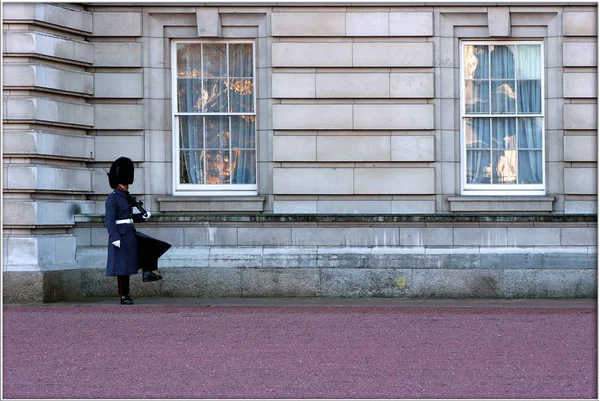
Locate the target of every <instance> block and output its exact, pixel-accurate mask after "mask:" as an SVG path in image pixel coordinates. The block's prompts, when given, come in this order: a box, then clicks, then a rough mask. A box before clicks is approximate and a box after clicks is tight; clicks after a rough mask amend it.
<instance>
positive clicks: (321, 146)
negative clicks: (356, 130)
mask: <svg viewBox="0 0 600 401" xmlns="http://www.w3.org/2000/svg"><path fill="white" fill-rule="evenodd" d="M316 138H317V161H320V162H325V161H357V162H358V161H389V160H390V137H389V136H335V135H334V136H318V137H316Z"/></svg>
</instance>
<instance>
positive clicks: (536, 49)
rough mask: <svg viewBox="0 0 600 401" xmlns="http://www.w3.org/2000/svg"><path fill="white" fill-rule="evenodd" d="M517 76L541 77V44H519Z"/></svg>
mask: <svg viewBox="0 0 600 401" xmlns="http://www.w3.org/2000/svg"><path fill="white" fill-rule="evenodd" d="M517 52H518V55H519V56H518V58H517V78H519V79H541V78H542V55H541V47H540V46H539V45H517Z"/></svg>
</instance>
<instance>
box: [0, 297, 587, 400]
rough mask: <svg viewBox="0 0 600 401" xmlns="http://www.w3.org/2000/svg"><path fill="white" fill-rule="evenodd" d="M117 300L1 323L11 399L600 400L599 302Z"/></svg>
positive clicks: (18, 309) (57, 307) (10, 309)
mask: <svg viewBox="0 0 600 401" xmlns="http://www.w3.org/2000/svg"><path fill="white" fill-rule="evenodd" d="M115 303H116V302H115V299H113V298H110V299H88V300H85V301H83V302H77V303H59V304H47V305H38V306H25V305H5V306H4V310H3V315H4V316H3V323H4V324H3V346H4V348H3V362H4V365H3V369H4V370H3V374H4V377H3V396H4V398H42V399H47V398H57V399H65V398H81V399H86V398H87V399H90V398H91V399H106V398H121V399H128V398H134V399H148V398H152V399H157V398H160V399H214V398H218V399H228V398H229V399H231V398H236V399H239V398H243V399H248V398H263V399H264V398H279V399H285V398H329V399H340V398H352V399H357V398H367V399H372V398H394V399H402V398H409V399H456V398H468V399H489V398H500V399H507V398H519V399H521V398H529V399H530V398H535V399H540V398H552V399H563V398H596V397H597V379H596V375H597V370H596V361H597V356H596V355H597V345H596V340H597V333H596V327H597V326H596V305H597V302H596V300H587V299H571V300H556V299H549V300H541V299H536V300H474V299H473V300H415V299H411V300H408V299H404V300H395V299H298V298H288V299H216V300H208V299H155V298H145V299H144V298H140V299H136V304H135V305H133V306H121V305H116V304H115Z"/></svg>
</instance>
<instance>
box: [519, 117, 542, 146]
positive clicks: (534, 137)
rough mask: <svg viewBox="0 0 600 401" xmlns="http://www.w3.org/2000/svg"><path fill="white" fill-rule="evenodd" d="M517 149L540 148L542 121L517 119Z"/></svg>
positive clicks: (538, 119)
mask: <svg viewBox="0 0 600 401" xmlns="http://www.w3.org/2000/svg"><path fill="white" fill-rule="evenodd" d="M518 136H519V148H520V149H541V148H542V119H541V118H539V117H538V118H519V135H518Z"/></svg>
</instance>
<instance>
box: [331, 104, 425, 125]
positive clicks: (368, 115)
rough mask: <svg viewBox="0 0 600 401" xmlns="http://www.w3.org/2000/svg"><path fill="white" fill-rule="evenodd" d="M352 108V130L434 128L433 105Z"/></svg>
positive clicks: (361, 106)
mask: <svg viewBox="0 0 600 401" xmlns="http://www.w3.org/2000/svg"><path fill="white" fill-rule="evenodd" d="M338 107H339V106H338ZM353 107H354V115H353V116H352V121H353V127H354V129H365V130H376V129H381V130H415V129H420V130H431V129H433V128H434V124H433V111H434V110H433V104H355V105H354V106H353ZM342 129H343V128H342Z"/></svg>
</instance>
